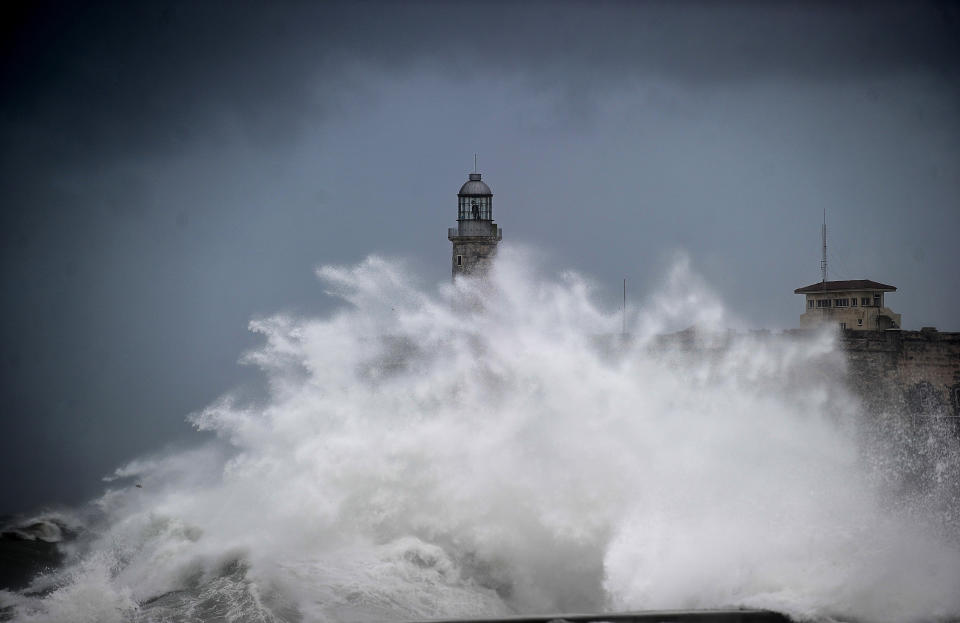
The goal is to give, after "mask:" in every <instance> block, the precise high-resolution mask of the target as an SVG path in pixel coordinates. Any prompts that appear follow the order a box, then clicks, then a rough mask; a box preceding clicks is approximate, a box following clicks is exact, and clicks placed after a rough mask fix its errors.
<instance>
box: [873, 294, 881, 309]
mask: <svg viewBox="0 0 960 623" xmlns="http://www.w3.org/2000/svg"><path fill="white" fill-rule="evenodd" d="M873 306H874V307H880V295H879V294H874V295H873Z"/></svg>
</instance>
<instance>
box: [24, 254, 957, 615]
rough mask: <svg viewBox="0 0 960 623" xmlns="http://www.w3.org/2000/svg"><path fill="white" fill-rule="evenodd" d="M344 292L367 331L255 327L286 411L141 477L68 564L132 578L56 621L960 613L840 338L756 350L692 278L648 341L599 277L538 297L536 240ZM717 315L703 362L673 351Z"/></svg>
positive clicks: (261, 416)
mask: <svg viewBox="0 0 960 623" xmlns="http://www.w3.org/2000/svg"><path fill="white" fill-rule="evenodd" d="M319 274H320V276H321V278H323V279H324V280H325V281H326V283H327V284H328V288H329V289H330V290H331V291H332V292H335V293H337V294H338V295H339V296H342V297H343V299H344V300H345V301H346V305H345V306H344V307H343V308H342V309H341V310H340V311H338V312H337V313H335V314H333V315H331V316H330V317H327V318H320V319H317V318H293V317H289V316H278V317H273V318H266V319H262V320H258V321H256V322H254V323H252V325H251V326H252V329H253V330H255V331H257V332H258V333H260V334H261V335H262V336H263V338H264V345H263V346H262V347H261V348H259V349H257V350H256V351H255V352H253V353H250V354H249V355H248V357H247V360H248V361H249V362H251V363H253V364H255V365H258V366H260V367H261V368H262V369H263V371H264V374H266V375H267V377H268V380H269V386H270V389H271V397H270V400H268V401H267V402H266V403H265V404H263V405H249V404H238V403H237V402H236V401H234V400H233V399H231V398H230V397H226V398H224V399H223V400H221V401H218V402H216V403H215V404H213V405H211V406H210V407H209V408H208V409H206V410H204V411H203V412H202V413H199V414H197V415H196V416H195V417H194V418H193V421H194V423H195V424H196V425H197V426H198V427H199V428H201V429H204V430H210V431H214V432H216V433H217V435H218V436H219V438H220V440H221V441H220V443H219V445H212V446H208V447H205V448H201V449H199V450H194V451H191V452H189V453H188V452H183V453H173V454H169V455H167V456H161V457H154V458H153V459H151V460H145V461H140V462H137V463H136V464H132V465H130V466H127V467H125V468H121V469H120V470H118V472H117V476H118V477H133V476H135V477H136V478H137V479H138V480H140V481H141V482H142V485H143V486H142V488H135V487H132V486H131V487H129V488H127V489H115V490H113V491H112V492H111V493H110V494H109V495H108V496H106V497H105V498H104V499H103V500H101V505H100V507H101V511H102V512H103V513H104V516H105V521H104V525H103V527H102V529H101V530H100V531H99V532H98V533H96V534H95V535H94V537H93V538H92V539H91V540H90V541H89V543H88V545H87V546H86V549H84V550H83V551H81V552H78V554H77V555H76V557H75V558H74V560H73V562H72V563H71V566H68V570H69V569H78V568H81V567H82V566H83V565H90V564H92V563H90V560H99V559H98V558H97V556H106V553H108V552H109V553H111V559H112V560H113V561H114V564H112V565H108V566H102V565H101V566H97V565H96V564H95V565H94V568H95V569H97V570H98V571H96V572H95V573H94V574H93V575H92V576H91V578H92V579H91V580H90V581H89V582H88V581H84V580H79V579H76V578H73V579H71V578H70V577H67V576H61V582H62V583H63V586H64V588H62V589H61V590H62V591H66V592H64V593H61V597H56V598H54V595H57V594H58V593H54V594H53V595H51V596H50V597H48V598H46V599H44V600H41V601H40V602H39V604H40V605H39V606H37V605H35V607H39V608H41V609H45V610H43V611H44V612H54V611H55V609H56V608H57V607H59V606H57V605H56V604H58V603H66V602H67V601H70V602H71V603H72V602H74V601H76V602H79V603H82V604H87V605H90V604H94V603H96V604H98V605H97V607H101V608H102V613H103V615H104V616H105V617H108V616H113V615H112V614H110V613H119V614H117V616H121V617H123V616H127V617H130V616H133V615H132V614H131V613H133V612H135V610H134V609H133V608H134V604H135V603H143V602H145V601H146V600H148V599H150V598H153V597H156V596H158V595H164V594H169V593H170V591H176V590H183V591H192V592H190V595H193V596H195V597H196V598H197V599H200V597H199V596H200V595H202V594H204V592H203V591H204V590H207V591H208V593H209V591H210V590H214V589H211V588H210V587H212V586H219V585H218V584H216V582H217V581H218V578H223V577H224V571H223V570H224V568H225V566H229V565H230V564H231V561H236V560H241V561H243V565H244V566H245V567H246V568H247V569H248V570H247V571H246V573H245V574H244V575H243V578H242V579H237V580H236V581H234V582H233V583H232V584H230V586H234V587H235V588H236V587H240V588H237V590H241V592H243V593H244V594H245V595H253V596H256V599H257V600H260V601H262V603H263V604H264V608H265V609H266V611H272V612H280V611H290V612H298V613H300V615H302V616H303V617H304V618H305V620H317V621H333V620H360V619H366V620H371V619H398V618H425V617H433V616H437V617H439V616H479V615H499V614H504V613H507V612H533V611H538V612H544V611H574V610H597V609H604V608H617V609H620V608H622V609H641V608H683V607H694V606H697V607H722V606H735V605H747V606H760V607H774V608H778V609H783V610H786V611H788V612H791V613H794V614H797V615H804V616H810V617H830V616H837V617H850V618H857V619H860V620H864V621H907V620H930V619H935V618H938V617H950V616H952V617H956V616H960V590H956V589H957V587H960V549H958V546H957V542H958V539H957V534H956V531H955V528H954V527H951V526H950V525H944V524H942V523H940V524H938V523H937V522H935V521H934V522H932V523H931V524H927V523H922V522H918V521H916V520H915V517H917V516H918V514H919V515H920V516H923V513H924V507H923V504H925V503H927V502H926V501H929V500H933V499H937V500H939V503H940V504H941V506H942V504H943V495H941V494H940V493H938V492H937V491H936V490H930V491H927V492H926V493H925V494H924V496H920V497H919V498H916V499H912V501H911V502H910V504H909V505H903V504H900V505H898V504H896V503H893V502H892V501H891V499H890V497H889V495H888V492H887V489H885V488H884V487H883V483H884V482H887V481H889V480H890V479H889V478H887V479H885V478H878V477H877V473H876V470H877V469H884V470H891V469H895V462H891V461H874V460H870V456H869V452H871V451H872V447H867V446H866V445H865V444H864V443H863V436H862V433H861V431H860V429H859V428H858V426H857V422H858V418H860V417H861V415H862V414H860V413H859V408H860V407H859V405H858V403H857V401H856V400H855V399H854V398H853V397H852V396H850V395H849V393H848V392H847V391H846V389H845V388H844V385H843V383H842V375H843V357H842V356H841V355H840V354H839V353H837V352H835V350H834V346H833V340H832V336H830V335H829V334H826V333H824V334H820V335H818V336H815V337H813V338H811V339H807V340H799V339H794V338H788V337H776V336H772V337H768V338H758V337H743V336H741V337H733V338H731V337H730V336H728V335H727V334H725V333H723V332H722V329H723V328H724V327H725V326H726V325H727V324H729V323H730V322H731V320H730V319H729V318H728V314H727V313H726V312H724V310H723V306H722V304H721V303H720V302H719V300H717V299H716V298H715V297H714V296H712V295H711V294H710V293H709V291H707V290H706V289H705V288H703V287H702V284H700V285H698V280H697V278H696V277H695V275H693V274H692V273H691V271H690V267H689V265H688V264H685V263H684V262H680V263H679V264H678V267H677V268H676V269H675V270H674V271H673V272H672V273H671V274H670V276H669V278H668V280H667V283H666V284H665V285H664V289H663V290H662V291H661V293H660V294H657V295H654V296H652V297H651V302H650V303H649V304H647V305H644V306H642V307H640V308H638V309H632V310H630V314H629V317H630V319H631V327H630V329H631V332H632V334H633V335H634V336H635V337H636V339H635V340H634V341H633V343H632V344H631V345H629V346H624V347H622V348H621V347H618V346H617V344H618V343H619V338H618V337H617V336H616V332H617V331H618V330H619V328H620V322H621V319H620V315H619V311H617V310H612V311H609V312H608V311H605V310H603V309H601V308H600V307H598V306H597V305H596V303H595V302H594V301H593V300H592V298H591V294H590V286H589V283H588V282H587V281H586V280H584V279H582V278H580V277H577V276H576V275H572V274H567V275H563V276H562V277H561V279H559V280H552V279H544V278H542V277H538V276H536V275H534V274H533V270H532V269H531V268H530V263H529V261H528V258H527V257H526V256H524V255H523V254H521V253H517V252H515V251H512V250H511V249H510V248H509V247H506V248H505V249H504V250H503V252H502V254H501V256H500V258H499V260H498V264H497V267H496V270H495V274H494V275H493V277H492V279H491V280H490V282H488V283H486V284H479V283H476V282H471V281H462V282H458V283H457V284H456V285H444V286H442V287H441V288H440V289H439V293H438V294H432V293H427V292H422V291H419V290H417V289H415V288H413V287H412V286H410V285H409V284H408V281H407V280H406V279H405V278H404V276H403V275H402V273H401V272H400V271H399V270H397V268H396V267H395V265H394V264H393V263H391V262H389V261H387V260H384V259H380V258H376V257H373V258H370V259H368V260H366V261H365V262H363V263H362V264H360V265H358V266H354V267H339V268H338V267H327V268H323V269H321V270H320V271H319ZM456 299H468V300H472V301H477V300H484V301H485V303H483V305H462V304H456V303H455V302H454V301H455V300H456ZM690 319H694V320H696V322H697V323H698V325H699V327H700V331H699V333H695V334H693V338H692V339H693V340H694V341H695V342H698V343H699V344H700V346H701V349H700V350H698V351H695V352H693V353H690V352H684V351H683V350H677V349H673V348H653V347H654V345H655V344H656V334H657V333H660V332H663V331H668V330H675V329H681V328H685V327H686V326H688V324H689V322H690ZM654 329H655V330H654ZM868 417H869V415H868ZM954 446H955V444H954ZM951 447H952V446H951ZM951 452H953V454H950V453H948V454H947V455H946V456H945V457H942V458H941V460H946V461H948V462H952V461H956V453H955V448H954V450H951ZM878 466H879V467H878ZM893 478H894V479H896V476H895V475H894V476H893ZM942 487H943V490H944V491H947V492H949V491H950V483H943V485H942ZM934 489H935V487H934ZM938 496H939V497H938ZM931 503H932V502H931ZM918 505H919V506H918ZM947 505H948V506H949V507H950V508H953V509H956V502H955V501H952V502H947ZM898 509H901V510H898ZM903 509H909V512H907V510H903ZM98 564H99V563H98ZM67 573H68V574H69V573H70V572H69V571H68V572H67ZM204 587H206V588H204ZM216 590H223V591H227V589H226V588H221V589H216ZM231 590H233V589H231ZM71 591H72V592H71ZM97 591H101V592H102V596H101V598H99V599H100V601H98V598H96V597H95V596H94V593H96V592H97ZM191 599H193V597H191ZM251 599H252V597H251ZM195 602H196V600H194V601H193V602H191V603H195ZM177 603H180V602H177ZM183 603H186V601H184V602H183ZM235 603H237V604H244V603H251V602H249V601H243V600H239V601H236V602H235ZM84 607H86V606H84ZM91 607H92V606H91ZM171 607H173V606H171ZM177 607H180V606H177ZM182 607H186V606H182ZM191 607H193V606H191ZM149 609H150V606H149V604H147V605H144V607H143V611H142V613H141V614H140V615H138V616H146V615H145V614H143V613H147V612H149ZM241 614H242V613H241ZM258 616H259V615H258ZM241 620H242V617H241ZM251 620H253V619H251Z"/></svg>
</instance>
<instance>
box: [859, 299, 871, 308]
mask: <svg viewBox="0 0 960 623" xmlns="http://www.w3.org/2000/svg"><path fill="white" fill-rule="evenodd" d="M860 304H861V305H863V306H864V307H868V306H869V305H870V299H869V298H867V297H863V298H861V299H860Z"/></svg>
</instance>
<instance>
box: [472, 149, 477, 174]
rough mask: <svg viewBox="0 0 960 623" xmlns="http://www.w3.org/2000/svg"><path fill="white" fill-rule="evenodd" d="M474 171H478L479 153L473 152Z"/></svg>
mask: <svg viewBox="0 0 960 623" xmlns="http://www.w3.org/2000/svg"><path fill="white" fill-rule="evenodd" d="M473 172H474V173H476V172H477V154H473Z"/></svg>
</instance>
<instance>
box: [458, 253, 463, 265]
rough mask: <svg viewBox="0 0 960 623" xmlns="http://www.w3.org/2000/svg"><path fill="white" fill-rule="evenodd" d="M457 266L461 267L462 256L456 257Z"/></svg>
mask: <svg viewBox="0 0 960 623" xmlns="http://www.w3.org/2000/svg"><path fill="white" fill-rule="evenodd" d="M457 266H463V256H462V255H458V256H457Z"/></svg>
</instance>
